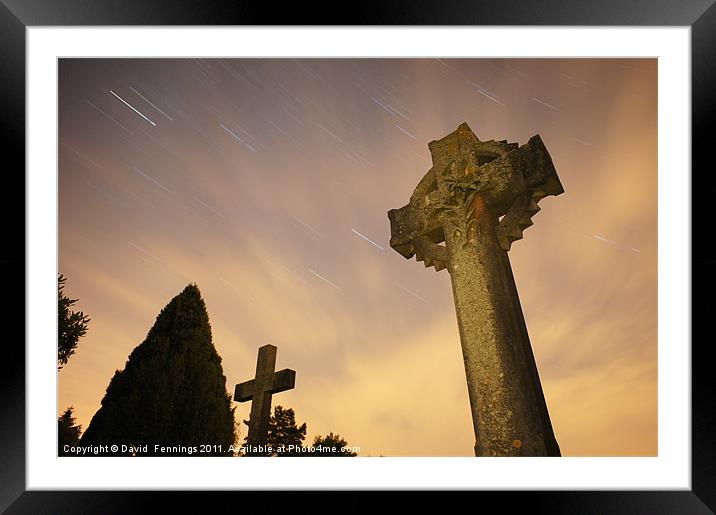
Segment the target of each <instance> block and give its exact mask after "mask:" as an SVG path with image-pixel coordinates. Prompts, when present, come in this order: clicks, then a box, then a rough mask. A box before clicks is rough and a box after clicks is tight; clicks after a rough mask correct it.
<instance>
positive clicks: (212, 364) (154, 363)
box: [81, 285, 236, 456]
mask: <svg viewBox="0 0 716 515" xmlns="http://www.w3.org/2000/svg"><path fill="white" fill-rule="evenodd" d="M235 435H236V433H235V427H234V408H233V407H232V406H231V398H230V397H229V395H228V394H227V392H226V378H225V377H224V374H223V369H222V367H221V358H220V357H219V355H218V354H217V352H216V349H215V348H214V344H213V343H212V339H211V327H210V326H209V316H208V314H207V311H206V306H205V305H204V301H203V299H202V298H201V294H200V292H199V288H198V287H197V286H196V285H189V286H187V287H186V288H185V289H184V291H182V292H181V293H180V294H179V295H177V296H176V297H174V298H173V299H172V300H171V302H169V304H168V305H167V306H166V307H165V308H164V309H162V311H161V312H160V313H159V316H157V319H156V321H155V323H154V326H153V327H152V328H151V329H150V330H149V333H148V334H147V337H146V339H145V340H144V342H142V343H141V344H140V345H139V346H137V347H136V348H135V349H134V350H133V351H132V353H131V354H130V355H129V359H128V360H127V363H126V365H125V367H124V370H121V371H120V370H118V371H117V372H116V373H115V374H114V377H113V378H112V380H111V381H110V383H109V386H108V387H107V393H106V394H105V396H104V399H102V406H101V407H100V409H99V410H98V411H97V413H96V414H95V415H94V417H93V418H92V420H91V421H90V424H89V426H88V427H87V430H86V431H85V433H84V435H83V436H82V439H81V444H82V445H90V444H108V445H112V444H114V445H118V446H119V447H120V452H119V454H120V455H121V447H122V445H123V444H124V445H128V446H142V445H147V446H148V449H147V450H148V454H145V453H141V454H139V455H142V456H144V455H150V456H152V455H156V456H186V455H192V456H197V455H199V456H208V455H214V456H217V455H218V456H230V455H232V451H231V450H230V449H229V447H230V446H231V445H234V444H235V439H236V437H235ZM155 445H159V446H164V447H172V448H176V449H177V450H175V451H173V450H169V452H167V451H166V450H165V451H158V450H155ZM201 445H211V446H212V452H210V453H209V454H197V453H190V452H188V451H187V450H185V449H184V448H190V447H198V446H201ZM219 446H220V450H219Z"/></svg>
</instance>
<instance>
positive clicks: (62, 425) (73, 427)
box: [57, 406, 82, 456]
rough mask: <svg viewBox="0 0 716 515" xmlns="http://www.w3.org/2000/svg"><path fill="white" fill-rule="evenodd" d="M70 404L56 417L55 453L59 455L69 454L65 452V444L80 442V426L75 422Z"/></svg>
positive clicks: (70, 444)
mask: <svg viewBox="0 0 716 515" xmlns="http://www.w3.org/2000/svg"><path fill="white" fill-rule="evenodd" d="M72 411H73V410H72V406H70V407H69V408H67V409H66V410H65V412H64V413H63V414H62V416H61V417H60V418H58V419H57V453H58V455H60V456H68V455H71V453H69V452H65V446H66V445H67V446H73V445H77V444H78V443H79V442H80V434H81V433H82V426H79V425H77V424H76V422H77V421H76V420H75V416H74V413H73V412H72Z"/></svg>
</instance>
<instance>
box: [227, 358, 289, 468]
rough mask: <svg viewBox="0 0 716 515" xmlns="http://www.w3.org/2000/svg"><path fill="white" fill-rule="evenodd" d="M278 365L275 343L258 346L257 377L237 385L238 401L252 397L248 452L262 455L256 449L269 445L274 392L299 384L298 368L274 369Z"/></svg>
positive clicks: (236, 394)
mask: <svg viewBox="0 0 716 515" xmlns="http://www.w3.org/2000/svg"><path fill="white" fill-rule="evenodd" d="M275 368H276V347H275V346H274V345H264V346H263V347H261V348H259V357H258V361H257V362H256V377H255V378H254V379H251V380H250V381H246V382H244V383H240V384H237V385H236V390H235V391H234V400H235V401H237V402H246V401H251V416H250V418H249V434H248V437H247V439H246V445H247V447H248V449H249V450H248V452H247V455H261V454H262V453H261V452H257V451H256V449H257V448H258V447H259V446H264V445H266V437H267V435H268V425H269V418H270V417H271V397H272V395H273V394H274V393H279V392H284V391H286V390H291V389H293V387H294V385H295V384H296V372H295V371H294V370H291V369H288V368H286V369H284V370H280V371H278V372H274V369H275Z"/></svg>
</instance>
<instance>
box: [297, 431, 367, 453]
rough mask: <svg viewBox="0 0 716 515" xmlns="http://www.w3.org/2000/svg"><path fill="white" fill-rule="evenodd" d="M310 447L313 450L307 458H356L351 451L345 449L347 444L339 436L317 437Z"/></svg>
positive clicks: (331, 434) (330, 434)
mask: <svg viewBox="0 0 716 515" xmlns="http://www.w3.org/2000/svg"><path fill="white" fill-rule="evenodd" d="M312 447H313V449H314V450H313V452H311V453H310V454H308V456H319V457H320V456H325V457H330V456H342V457H349V456H358V454H357V453H355V452H353V451H352V450H351V449H346V447H348V443H347V442H346V441H345V440H344V439H343V438H341V435H334V434H333V433H328V435H326V436H317V437H316V438H314V440H313V446H312Z"/></svg>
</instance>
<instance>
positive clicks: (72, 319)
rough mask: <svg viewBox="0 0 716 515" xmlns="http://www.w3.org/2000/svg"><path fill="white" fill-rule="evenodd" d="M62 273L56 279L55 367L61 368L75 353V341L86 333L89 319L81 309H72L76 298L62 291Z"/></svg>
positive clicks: (63, 285)
mask: <svg viewBox="0 0 716 515" xmlns="http://www.w3.org/2000/svg"><path fill="white" fill-rule="evenodd" d="M66 280H67V278H66V277H64V276H63V275H62V274H60V276H59V277H58V279H57V286H58V287H57V368H58V369H60V368H62V366H63V365H65V364H66V363H67V360H69V359H70V356H72V355H73V354H74V353H75V349H76V348H77V342H78V341H79V339H80V338H82V337H83V336H84V335H85V334H87V324H88V323H89V321H90V319H89V317H87V316H86V315H85V314H84V313H83V312H82V311H72V309H70V308H72V306H73V305H74V304H75V303H76V302H77V299H70V298H69V297H67V295H65V292H64V291H63V290H64V288H65V281H66Z"/></svg>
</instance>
